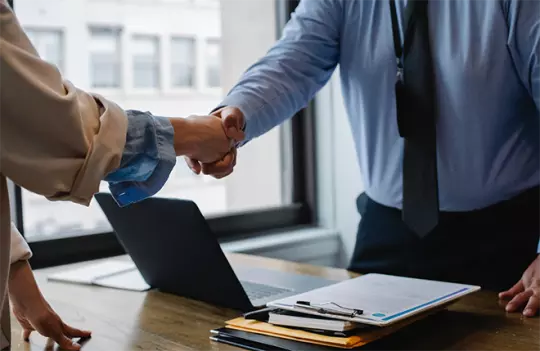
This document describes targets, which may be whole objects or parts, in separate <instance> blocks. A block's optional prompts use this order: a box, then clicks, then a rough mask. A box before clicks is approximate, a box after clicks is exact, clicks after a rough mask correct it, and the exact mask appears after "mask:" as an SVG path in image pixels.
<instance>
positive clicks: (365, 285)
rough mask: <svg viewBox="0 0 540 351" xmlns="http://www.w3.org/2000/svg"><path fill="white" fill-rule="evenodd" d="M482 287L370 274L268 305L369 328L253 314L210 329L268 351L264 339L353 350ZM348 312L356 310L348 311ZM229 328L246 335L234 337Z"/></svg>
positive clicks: (220, 338) (232, 340) (217, 335)
mask: <svg viewBox="0 0 540 351" xmlns="http://www.w3.org/2000/svg"><path fill="white" fill-rule="evenodd" d="M479 289H480V287H478V286H471V285H463V284H453V283H446V282H436V281H429V280H422V279H413V278H404V277H395V276H389V275H382V274H367V275H364V276H361V277H358V278H355V279H350V280H346V281H343V282H341V283H337V284H334V285H330V286H326V287H323V288H320V289H316V290H312V291H310V292H307V293H303V294H299V295H295V296H291V297H287V298H285V299H281V300H277V301H274V302H271V303H269V304H268V306H269V307H273V308H279V309H284V310H289V311H294V312H295V313H303V314H305V315H306V316H324V317H326V318H332V319H335V320H343V321H349V322H355V323H359V324H362V325H367V326H371V327H366V328H359V329H356V330H354V331H353V333H352V334H348V336H346V337H345V336H343V337H338V336H335V335H331V334H328V333H321V332H318V331H317V332H315V331H309V330H307V329H306V328H291V327H284V326H278V325H273V324H270V323H268V320H261V319H260V318H259V319H257V320H254V319H248V318H251V316H247V315H246V318H236V319H233V320H230V321H227V322H226V327H225V328H221V329H218V330H214V331H212V332H213V334H214V336H212V339H213V340H216V341H221V342H225V343H229V344H232V345H235V346H240V347H246V348H249V349H251V350H267V349H268V348H265V347H264V345H263V344H264V343H266V345H267V346H268V345H272V346H274V347H277V345H278V344H280V346H279V347H280V348H281V349H298V346H297V345H296V346H292V345H291V346H289V347H283V343H278V342H276V340H290V341H292V342H294V343H305V344H306V343H307V344H311V345H321V346H324V347H335V348H342V349H352V348H356V347H360V346H363V345H366V344H368V343H370V342H372V341H375V340H377V339H380V338H382V337H384V336H387V335H389V334H392V333H394V332H396V331H397V330H399V329H401V328H403V327H405V326H407V325H409V324H411V323H413V322H415V321H417V320H419V319H422V318H424V317H426V316H427V315H430V314H432V313H435V312H437V311H440V310H441V309H444V308H446V306H448V305H449V304H450V303H452V302H454V301H456V300H457V299H458V298H460V297H462V296H464V295H467V294H470V293H472V292H474V291H477V290H479ZM306 304H307V305H308V306H307V307H306ZM336 306H337V307H336ZM313 307H315V308H313ZM339 309H341V310H339ZM350 311H354V313H351V314H350V315H347V313H348V312H350ZM270 313H271V312H270ZM257 316H259V315H257ZM228 331H238V332H242V333H243V334H241V335H240V336H238V335H237V336H235V335H233V333H231V332H228ZM250 335H259V336H264V337H265V338H266V339H264V340H265V342H264V343H263V342H262V341H261V338H260V337H259V338H258V339H257V340H254V338H252V337H250ZM242 340H243V341H242ZM243 342H244V343H243ZM270 349H271V348H270Z"/></svg>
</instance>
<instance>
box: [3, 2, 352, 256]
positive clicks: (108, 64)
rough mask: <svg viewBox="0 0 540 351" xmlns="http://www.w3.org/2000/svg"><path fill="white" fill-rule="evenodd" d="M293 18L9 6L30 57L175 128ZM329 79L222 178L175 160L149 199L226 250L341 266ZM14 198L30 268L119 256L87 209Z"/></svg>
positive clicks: (345, 223)
mask: <svg viewBox="0 0 540 351" xmlns="http://www.w3.org/2000/svg"><path fill="white" fill-rule="evenodd" d="M294 6H295V1H284V0H257V1H253V0H221V1H219V0H55V1H47V0H15V1H14V9H15V12H16V13H17V16H18V18H19V20H20V21H21V24H22V26H23V28H24V29H25V31H26V32H27V34H28V36H29V38H30V40H31V41H32V43H33V44H34V46H35V47H36V49H37V51H38V52H39V54H40V55H41V56H42V58H44V59H45V60H47V61H49V62H51V63H53V64H55V65H56V66H58V68H59V69H60V71H61V72H62V73H63V75H64V77H65V78H66V79H68V80H70V81H72V82H73V83H74V84H75V85H77V86H78V87H80V88H82V89H84V90H88V91H91V92H95V93H99V94H101V95H104V96H105V97H107V98H109V99H111V100H113V101H115V102H117V103H118V104H119V105H120V106H122V107H123V108H124V109H138V110H145V111H151V112H152V113H153V114H155V115H161V116H175V117H187V116H189V115H192V114H208V113H209V112H210V111H211V110H212V109H213V108H214V107H215V106H216V105H217V104H218V103H219V102H220V101H221V99H222V98H223V97H224V95H225V94H226V93H227V91H228V90H229V89H230V88H231V87H232V86H233V85H234V83H235V82H236V81H237V80H238V78H239V77H240V76H241V74H242V73H243V71H244V70H246V69H247V68H248V67H249V66H250V65H251V64H253V63H254V62H255V61H256V60H257V59H258V58H259V57H261V56H263V55H264V54H265V52H266V51H267V50H268V49H269V48H270V47H271V45H272V44H273V43H274V42H275V40H276V39H277V38H278V37H279V36H280V34H281V30H282V28H283V25H284V23H285V22H286V20H287V16H288V14H289V13H290V10H291V9H292V8H294ZM337 75H338V72H336V73H335V75H334V77H333V78H332V80H331V82H330V83H329V84H328V85H327V86H326V87H325V88H324V89H323V90H322V91H321V92H320V93H319V94H318V95H317V97H316V98H315V100H314V101H313V102H312V103H311V104H310V105H309V106H308V107H307V108H306V109H304V110H303V111H300V112H299V113H298V114H297V115H296V116H295V117H294V118H293V119H292V120H291V121H289V122H287V123H286V124H285V125H283V126H281V127H279V128H275V129H274V130H272V131H271V132H269V133H267V134H266V135H264V136H263V137H261V138H258V139H256V140H254V141H252V142H250V143H248V144H247V145H246V146H244V147H243V148H242V149H241V150H240V151H239V154H238V164H237V166H236V168H235V171H234V173H233V174H232V175H231V176H230V177H227V178H225V179H223V180H216V179H213V178H211V177H207V176H196V175H194V174H193V173H192V172H191V171H190V170H189V169H188V168H187V167H186V166H185V163H184V161H183V160H182V159H178V162H177V165H176V167H175V169H174V171H173V172H172V173H171V175H170V178H169V181H168V182H167V184H166V185H165V187H164V188H163V189H162V190H161V191H160V192H159V193H158V194H157V196H162V197H172V198H183V199H190V200H193V201H195V202H196V203H197V204H198V206H199V207H200V209H201V210H202V212H203V213H204V214H205V216H206V217H207V219H208V221H209V223H210V226H211V227H212V229H213V230H214V232H215V233H216V235H217V236H218V238H219V240H220V241H221V242H222V244H223V247H224V248H225V249H226V250H229V251H236V252H246V253H255V254H259V255H263V256H269V257H277V258H283V259H288V260H293V261H300V262H308V263H315V264H323V265H331V266H338V267H343V266H346V263H347V261H348V258H349V255H350V254H351V251H352V250H353V247H354V241H355V235H356V228H357V225H358V221H359V215H358V214H357V212H356V205H355V198H356V196H357V195H358V194H360V193H361V191H362V182H361V178H360V172H359V169H358V165H357V162H356V155H355V149H354V144H353V142H352V136H351V131H350V129H349V125H348V121H347V119H346V115H345V110H344V107H343V104H342V100H341V94H340V86H339V78H338V76H337ZM10 190H11V192H12V196H11V199H12V201H13V202H14V206H12V208H13V212H14V213H13V216H14V217H13V218H15V220H16V222H17V226H18V227H19V229H20V230H21V232H22V233H23V235H24V236H25V238H26V239H27V241H28V242H29V243H30V245H31V247H32V249H33V251H34V257H33V258H32V260H33V262H32V264H33V265H34V266H35V267H43V266H48V265H55V264H62V263H68V262H74V261H80V260H86V259H92V258H100V257H106V256H111V255H117V254H121V253H122V248H121V246H120V245H119V244H118V242H117V241H116V239H115V237H114V234H113V233H112V229H111V227H110V225H109V224H108V222H107V220H106V218H105V217H104V215H103V213H102V212H101V210H100V208H99V206H98V205H97V203H95V202H94V203H92V205H91V206H90V207H89V208H86V207H83V206H79V205H75V204H71V203H67V202H49V201H48V200H46V199H45V198H43V197H40V196H38V195H35V194H32V193H30V192H27V191H25V190H22V189H20V188H18V187H16V186H15V185H13V184H11V189H10ZM101 190H102V191H107V184H106V183H103V184H102V186H101ZM172 230H173V231H174V228H173V229H172ZM148 235H152V233H148Z"/></svg>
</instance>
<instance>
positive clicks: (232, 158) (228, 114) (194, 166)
mask: <svg viewBox="0 0 540 351" xmlns="http://www.w3.org/2000/svg"><path fill="white" fill-rule="evenodd" d="M212 115H213V116H215V117H217V118H220V119H221V123H222V128H223V129H224V130H225V133H226V135H227V137H228V138H229V139H230V140H231V141H234V142H235V143H237V142H240V141H242V140H244V137H245V135H244V132H243V129H244V123H245V122H244V115H243V114H242V112H241V111H240V110H239V109H238V108H236V107H229V106H228V107H224V108H222V109H220V110H217V111H216V112H214V113H213V114H212ZM236 152H237V151H236V147H235V146H234V145H232V147H231V149H230V150H229V152H228V153H227V154H226V155H225V156H224V157H223V158H222V159H218V160H214V161H215V162H205V161H203V160H201V159H197V158H195V157H186V158H185V159H186V163H187V164H188V166H189V168H191V170H192V171H193V172H195V173H197V174H200V173H201V172H202V173H204V174H209V175H212V176H213V177H214V178H217V179H220V178H223V177H226V176H228V175H229V174H231V173H232V172H233V170H234V166H235V165H236Z"/></svg>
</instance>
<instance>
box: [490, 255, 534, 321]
mask: <svg viewBox="0 0 540 351" xmlns="http://www.w3.org/2000/svg"><path fill="white" fill-rule="evenodd" d="M499 298H501V299H511V300H510V302H509V303H508V304H507V305H506V310H507V311H508V312H515V311H517V310H518V309H520V308H522V307H523V306H525V309H524V310H523V315H524V316H527V317H533V316H535V315H536V314H537V313H538V311H539V309H540V255H539V256H538V257H536V259H535V260H534V261H533V262H532V263H531V265H530V266H529V268H527V270H526V271H525V273H523V276H522V277H521V280H520V281H519V282H517V283H516V285H514V286H513V287H512V288H511V289H510V290H507V291H504V292H502V293H500V294H499Z"/></svg>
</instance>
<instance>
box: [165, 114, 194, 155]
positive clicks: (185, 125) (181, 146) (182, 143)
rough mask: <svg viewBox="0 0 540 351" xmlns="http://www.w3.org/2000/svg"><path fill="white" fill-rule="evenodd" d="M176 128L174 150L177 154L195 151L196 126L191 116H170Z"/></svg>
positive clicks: (174, 128)
mask: <svg viewBox="0 0 540 351" xmlns="http://www.w3.org/2000/svg"><path fill="white" fill-rule="evenodd" d="M169 120H170V121H171V125H172V127H173V130H174V151H175V152H176V155H177V156H189V155H190V154H192V153H193V148H194V144H195V143H194V139H195V136H194V134H195V128H194V127H193V123H192V121H191V120H190V119H189V118H170V119H169Z"/></svg>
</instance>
